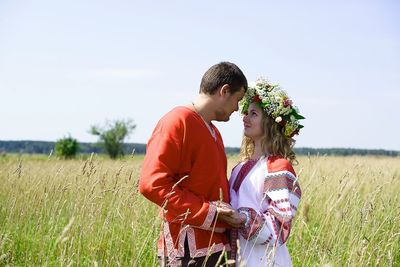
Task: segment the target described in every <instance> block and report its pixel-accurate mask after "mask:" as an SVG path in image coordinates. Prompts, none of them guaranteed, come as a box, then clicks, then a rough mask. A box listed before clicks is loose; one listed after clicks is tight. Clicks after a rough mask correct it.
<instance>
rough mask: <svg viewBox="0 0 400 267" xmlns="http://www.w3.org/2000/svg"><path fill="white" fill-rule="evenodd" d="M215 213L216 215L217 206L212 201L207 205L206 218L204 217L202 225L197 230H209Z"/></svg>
mask: <svg viewBox="0 0 400 267" xmlns="http://www.w3.org/2000/svg"><path fill="white" fill-rule="evenodd" d="M216 213H217V205H216V204H215V202H214V201H212V202H210V203H209V206H208V213H207V216H206V218H205V220H204V222H203V224H202V225H200V227H198V228H200V229H205V230H209V229H210V227H211V224H212V222H213V220H214V218H215V214H216Z"/></svg>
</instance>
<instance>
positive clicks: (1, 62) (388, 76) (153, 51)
mask: <svg viewBox="0 0 400 267" xmlns="http://www.w3.org/2000/svg"><path fill="white" fill-rule="evenodd" d="M399 14H400V2H399V1H378V0H377V1H361V0H360V1H227V0H225V1H208V0H207V1H190V2H189V1H140V2H139V1H76V0H69V1H50V0H47V1H46V0H37V1H33V0H32V1H19V0H1V1H0V140H48V141H55V140H57V139H59V138H61V137H63V136H65V135H67V134H68V133H69V134H71V135H72V137H75V138H77V139H78V140H79V141H82V142H93V141H96V137H95V136H92V135H90V134H89V133H88V129H89V128H90V125H92V124H102V123H103V122H104V121H105V120H106V119H110V120H113V119H124V118H132V119H133V120H134V121H135V123H136V124H137V129H136V130H135V132H134V133H133V135H132V136H131V137H130V138H129V140H128V141H129V142H138V143H145V142H147V140H148V138H149V136H150V134H151V132H152V130H153V128H154V126H155V124H156V123H157V121H158V120H159V118H160V117H161V116H162V115H163V114H164V113H166V112H167V111H169V110H170V109H172V108H173V107H174V106H176V105H182V104H187V103H190V101H192V100H194V99H195V97H196V95H197V92H198V88H199V84H200V79H201V77H202V75H203V73H204V72H205V71H206V70H207V69H208V67H210V66H211V65H213V64H215V63H217V62H220V61H231V62H234V63H236V64H237V65H238V66H239V67H240V68H241V69H242V70H243V72H244V73H245V75H246V76H247V78H248V80H249V81H252V80H255V79H256V78H257V77H259V76H264V77H266V78H268V79H269V80H270V81H271V82H273V83H279V84H281V86H282V87H283V88H284V89H285V90H286V91H287V92H288V94H289V95H290V96H291V98H292V99H293V101H294V104H295V105H297V106H298V107H299V109H300V111H301V114H303V115H304V116H305V117H306V118H307V119H306V120H305V121H304V126H305V128H304V129H303V130H302V132H301V135H300V136H297V138H296V139H297V144H296V146H298V147H315V148H317V147H354V148H383V149H393V150H400V138H399V132H400V120H399V115H398V113H399V111H398V110H399V100H400V88H399V84H400V16H399ZM217 126H218V127H219V129H220V130H221V133H222V135H223V138H224V140H225V145H226V146H239V145H240V141H241V137H242V122H241V118H240V116H239V115H238V114H234V115H233V116H232V117H231V120H230V121H229V122H228V123H217Z"/></svg>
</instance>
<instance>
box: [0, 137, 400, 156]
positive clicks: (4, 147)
mask: <svg viewBox="0 0 400 267" xmlns="http://www.w3.org/2000/svg"><path fill="white" fill-rule="evenodd" d="M55 145H56V142H46V141H0V153H27V154H50V153H51V151H54V150H55ZM78 145H79V149H78V151H77V152H78V153H81V154H90V153H97V154H107V151H106V149H105V147H103V146H101V145H99V144H98V143H84V142H79V143H78ZM294 150H295V152H296V154H297V155H320V156H323V155H329V156H331V155H332V156H353V155H360V156H368V155H369V156H371V155H372V156H391V157H397V156H400V152H399V151H394V150H384V149H355V148H307V147H300V148H295V149H294ZM122 151H123V154H127V155H129V154H132V153H133V152H134V153H135V154H145V153H146V144H141V143H124V144H122ZM225 151H226V153H227V154H237V153H239V148H237V147H225Z"/></svg>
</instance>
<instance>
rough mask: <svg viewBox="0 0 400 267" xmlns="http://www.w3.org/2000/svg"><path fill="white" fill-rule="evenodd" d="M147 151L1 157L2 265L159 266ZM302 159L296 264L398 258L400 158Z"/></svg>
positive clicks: (293, 246) (292, 243)
mask: <svg viewBox="0 0 400 267" xmlns="http://www.w3.org/2000/svg"><path fill="white" fill-rule="evenodd" d="M142 159H143V158H142V157H140V156H134V157H127V158H124V159H121V160H118V161H111V160H108V159H105V158H102V157H99V156H96V155H94V156H93V157H91V158H86V159H79V160H70V161H65V160H58V159H56V158H54V157H50V158H47V157H32V156H25V155H23V156H22V157H18V156H6V157H2V158H0V266H6V265H10V266H38V265H42V266H49V265H50V266H81V265H82V266H155V265H157V264H158V261H157V257H156V240H157V237H158V231H159V225H160V220H159V219H158V216H157V215H158V209H157V208H156V207H155V206H154V205H153V204H151V203H149V202H148V201H147V200H145V199H144V198H143V197H142V196H140V195H139V193H138V191H137V181H138V175H139V172H140V165H141V162H142ZM236 162H237V157H230V158H229V165H230V167H232V166H233V165H234V164H235V163H236ZM299 162H300V164H299V165H298V166H296V171H297V173H298V176H299V177H300V184H301V187H302V193H303V197H302V201H301V204H300V208H299V212H298V214H297V217H296V220H295V222H294V226H293V229H292V233H291V237H290V238H289V241H288V246H289V250H290V253H291V256H292V260H293V263H294V265H295V266H321V265H327V266H346V265H347V266H376V265H379V266H399V265H400V253H399V251H400V201H399V196H398V192H399V188H400V158H385V157H382V158H373V157H299Z"/></svg>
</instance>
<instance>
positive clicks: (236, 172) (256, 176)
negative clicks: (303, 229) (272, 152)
mask: <svg viewBox="0 0 400 267" xmlns="http://www.w3.org/2000/svg"><path fill="white" fill-rule="evenodd" d="M229 184H230V195H231V205H232V207H233V208H235V209H238V210H239V211H240V212H241V213H244V214H245V215H246V217H247V221H246V226H245V227H244V228H243V229H240V230H239V231H238V232H233V234H232V236H233V242H232V247H233V248H232V249H233V250H235V251H236V249H237V248H235V238H236V237H237V238H238V240H239V244H240V253H236V263H237V266H239V262H242V263H245V265H246V266H251V267H253V266H292V262H291V259H290V255H289V252H288V249H287V247H286V241H287V238H288V236H289V234H290V228H291V223H292V220H293V217H294V215H295V214H296V210H297V206H298V204H299V201H300V198H301V190H300V187H299V184H298V182H297V178H296V174H295V172H294V170H293V167H292V165H291V164H290V163H289V161H287V160H286V159H284V158H283V157H280V156H266V157H262V158H261V159H259V160H258V161H252V160H250V161H246V162H242V163H239V164H238V165H237V166H236V167H235V168H234V169H233V170H232V174H231V178H230V180H229ZM235 233H236V234H235Z"/></svg>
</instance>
